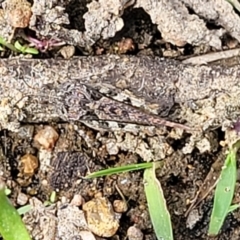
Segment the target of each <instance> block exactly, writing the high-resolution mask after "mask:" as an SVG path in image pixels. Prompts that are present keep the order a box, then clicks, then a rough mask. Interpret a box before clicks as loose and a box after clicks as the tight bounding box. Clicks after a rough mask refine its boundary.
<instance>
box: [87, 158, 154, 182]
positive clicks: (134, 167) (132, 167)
mask: <svg viewBox="0 0 240 240" xmlns="http://www.w3.org/2000/svg"><path fill="white" fill-rule="evenodd" d="M152 165H153V163H152V162H147V163H137V164H130V165H125V166H121V167H114V168H108V169H104V170H100V171H97V172H93V173H91V174H89V175H87V176H86V179H89V178H96V177H103V176H108V175H112V174H117V173H122V172H129V171H136V170H140V169H145V168H150V167H152Z"/></svg>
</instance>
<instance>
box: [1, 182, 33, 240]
mask: <svg viewBox="0 0 240 240" xmlns="http://www.w3.org/2000/svg"><path fill="white" fill-rule="evenodd" d="M0 206H1V207H0V234H1V235H2V237H3V238H4V240H20V239H21V240H31V238H30V236H29V234H28V232H27V229H26V227H25V225H24V223H23V222H22V219H21V217H20V215H19V214H18V212H17V210H16V209H15V208H14V207H13V206H12V204H11V203H10V201H9V200H8V198H7V196H6V195H5V192H4V187H3V186H2V184H1V188H0Z"/></svg>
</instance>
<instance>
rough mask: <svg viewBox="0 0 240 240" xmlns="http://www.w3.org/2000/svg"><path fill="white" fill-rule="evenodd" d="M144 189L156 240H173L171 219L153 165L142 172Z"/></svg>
mask: <svg viewBox="0 0 240 240" xmlns="http://www.w3.org/2000/svg"><path fill="white" fill-rule="evenodd" d="M144 182H145V184H144V189H145V194H146V197H147V202H148V208H149V214H150V217H151V221H152V224H153V228H154V231H155V233H156V236H157V238H158V240H173V232H172V225H171V217H170V214H169V212H168V209H167V205H166V200H165V198H164V195H163V190H162V188H161V185H160V182H159V181H158V180H157V178H156V176H155V163H154V164H153V167H152V168H149V169H146V170H145V171H144Z"/></svg>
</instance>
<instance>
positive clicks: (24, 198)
mask: <svg viewBox="0 0 240 240" xmlns="http://www.w3.org/2000/svg"><path fill="white" fill-rule="evenodd" d="M27 202H28V196H27V195H26V194H24V193H21V192H20V193H19V194H18V196H17V204H19V205H21V206H23V205H26V204H27Z"/></svg>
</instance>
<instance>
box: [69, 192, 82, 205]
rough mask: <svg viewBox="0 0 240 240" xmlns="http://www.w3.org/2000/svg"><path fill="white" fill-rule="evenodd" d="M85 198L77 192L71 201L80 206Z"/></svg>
mask: <svg viewBox="0 0 240 240" xmlns="http://www.w3.org/2000/svg"><path fill="white" fill-rule="evenodd" d="M84 202H85V201H84V199H83V197H82V196H81V195H79V194H76V195H74V196H73V199H72V201H71V204H72V205H74V206H77V207H80V206H81V205H82V204H83V203H84Z"/></svg>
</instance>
